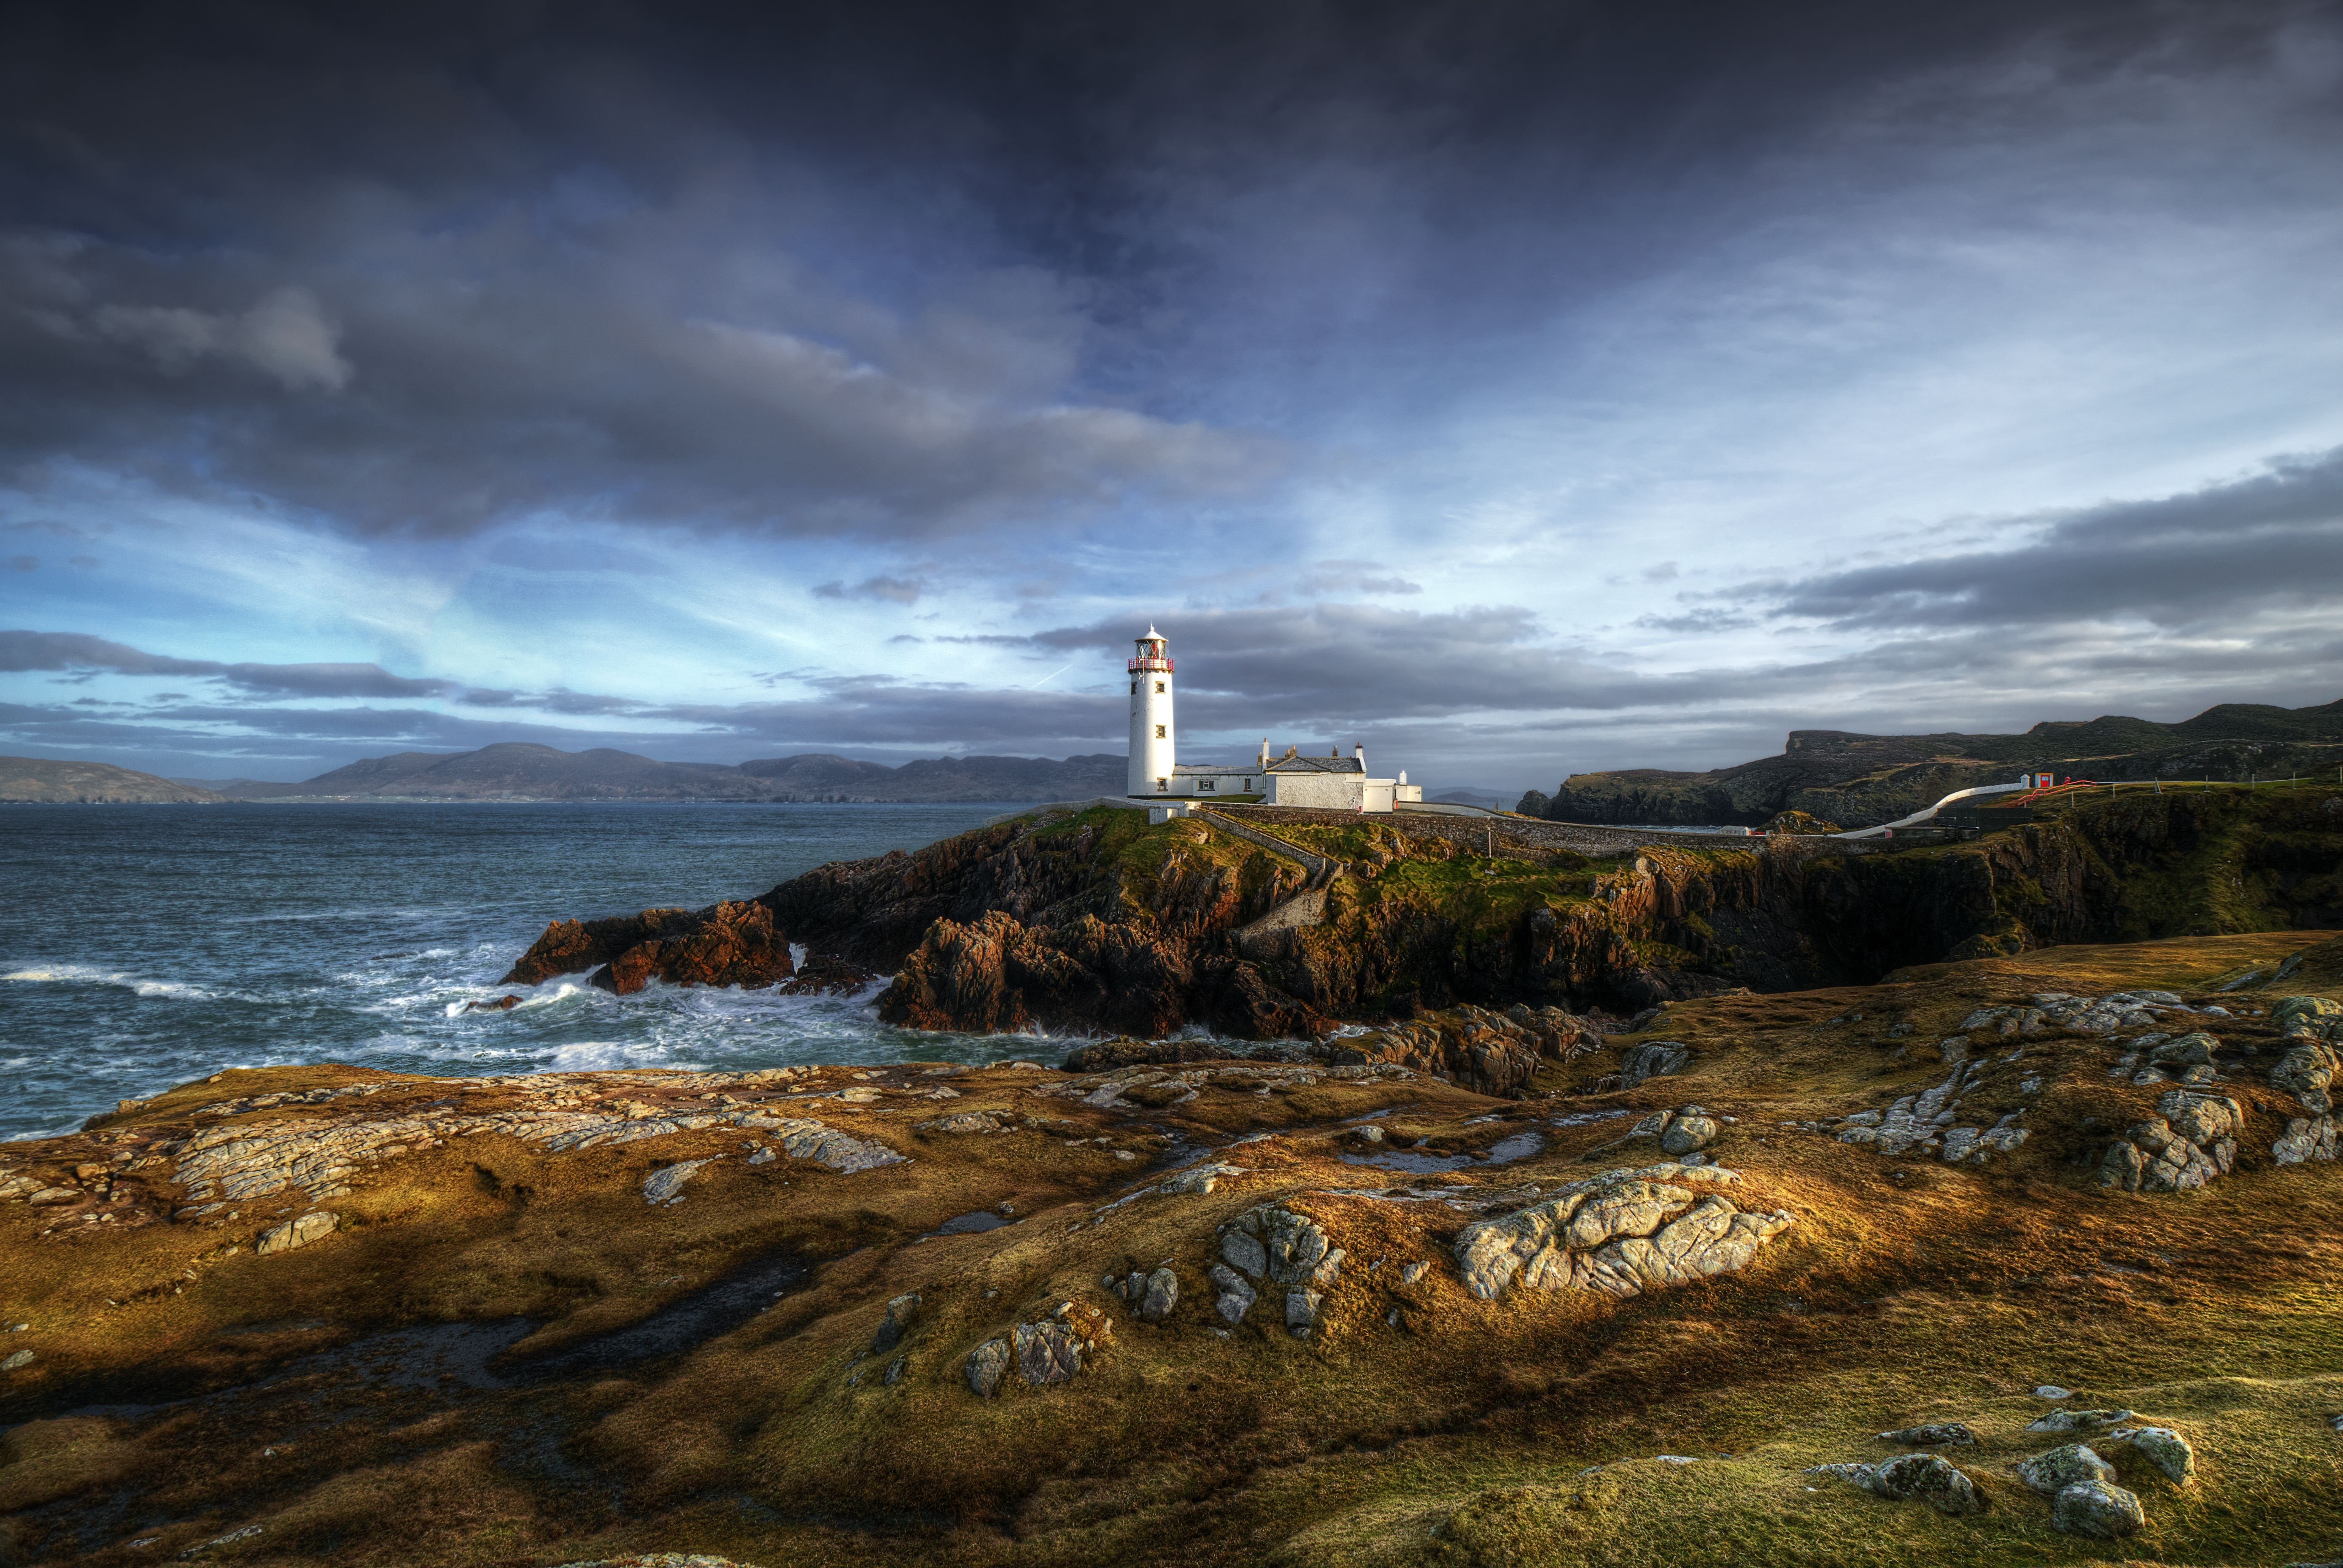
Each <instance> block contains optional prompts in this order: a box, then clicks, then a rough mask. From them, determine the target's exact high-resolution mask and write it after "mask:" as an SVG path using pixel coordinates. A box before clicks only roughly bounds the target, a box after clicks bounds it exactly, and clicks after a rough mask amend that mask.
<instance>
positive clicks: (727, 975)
mask: <svg viewBox="0 0 2343 1568" xmlns="http://www.w3.org/2000/svg"><path fill="white" fill-rule="evenodd" d="M596 966H599V967H598V968H597V967H596ZM581 969H591V970H594V972H593V974H592V975H591V976H589V977H588V984H590V985H595V986H598V987H600V988H601V989H603V990H614V991H617V992H618V994H619V995H621V996H628V995H631V994H633V993H634V992H636V991H639V990H642V989H643V987H644V986H646V985H648V984H649V983H650V982H651V981H652V980H666V981H668V982H669V984H672V985H714V986H732V985H737V986H743V987H747V988H750V989H757V988H761V987H764V986H769V985H771V984H773V983H774V982H776V981H778V980H787V979H789V976H790V975H791V974H793V973H795V972H796V966H795V965H794V964H793V963H792V962H791V960H790V959H789V939H788V938H787V937H785V936H784V935H782V933H781V932H780V931H779V930H777V929H776V928H775V927H774V924H773V911H772V910H769V909H768V908H767V907H766V906H764V905H763V904H759V903H753V902H748V901H741V902H731V903H720V904H714V905H711V906H709V908H707V909H704V910H644V911H643V912H642V913H640V914H639V915H625V916H619V917H617V918H614V919H611V920H586V921H579V920H556V921H555V922H553V924H551V925H550V926H548V927H547V928H546V930H545V934H544V935H543V936H541V937H539V938H538V940H537V941H536V942H535V943H534V944H533V945H531V947H530V948H529V950H528V951H527V952H526V953H523V954H522V955H521V957H520V960H519V961H518V962H517V963H515V964H514V965H513V967H512V969H511V970H510V971H509V972H508V973H507V974H506V975H505V977H504V979H503V980H499V981H498V982H497V983H498V984H499V985H537V984H538V983H540V982H542V981H544V980H550V979H551V978H552V977H554V976H555V975H560V974H574V973H576V972H577V971H578V970H581Z"/></svg>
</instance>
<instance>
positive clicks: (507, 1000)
mask: <svg viewBox="0 0 2343 1568" xmlns="http://www.w3.org/2000/svg"><path fill="white" fill-rule="evenodd" d="M519 1005H520V998H518V997H517V996H500V997H498V998H497V1000H494V1001H468V1002H466V1003H465V1004H464V1010H465V1011H466V1012H510V1011H511V1010H513V1009H515V1008H517V1007H518V1006H519Z"/></svg>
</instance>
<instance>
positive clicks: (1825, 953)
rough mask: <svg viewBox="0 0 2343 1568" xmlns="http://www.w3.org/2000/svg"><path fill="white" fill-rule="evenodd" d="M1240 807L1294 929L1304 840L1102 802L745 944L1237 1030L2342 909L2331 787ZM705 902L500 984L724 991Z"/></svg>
mask: <svg viewBox="0 0 2343 1568" xmlns="http://www.w3.org/2000/svg"><path fill="white" fill-rule="evenodd" d="M2330 801H2332V802H2333V803H2332V804H2330ZM1246 820H1247V821H1248V822H1249V823H1251V824H1252V825H1253V826H1254V827H1255V828H1256V829H1269V830H1271V831H1272V833H1274V834H1276V835H1279V836H1281V837H1282V839H1283V840H1284V841H1285V842H1287V843H1288V844H1290V845H1292V847H1293V848H1294V849H1297V850H1300V851H1302V853H1304V854H1307V855H1309V856H1312V857H1315V858H1319V859H1332V860H1333V861H1336V862H1339V863H1340V864H1341V866H1342V872H1341V874H1340V875H1338V876H1335V877H1334V878H1333V879H1332V881H1331V882H1330V883H1329V884H1328V885H1327V886H1325V887H1324V888H1323V889H1322V890H1311V891H1310V892H1309V893H1308V895H1307V896H1308V898H1309V900H1312V901H1311V903H1310V904H1309V909H1308V914H1307V918H1295V919H1280V920H1264V919H1263V918H1262V917H1264V916H1266V915H1268V914H1270V912H1271V911H1272V910H1282V911H1285V910H1292V909H1293V908H1294V907H1295V906H1294V904H1293V900H1296V899H1297V897H1299V896H1302V895H1303V893H1304V888H1303V884H1304V882H1305V880H1306V879H1308V877H1309V870H1308V869H1307V867H1306V866H1305V864H1304V863H1303V861H1302V859H1300V858H1299V857H1296V856H1288V855H1282V854H1280V853H1277V852H1275V851H1272V850H1271V849H1264V848H1262V846H1261V845H1260V844H1258V843H1254V842H1249V841H1247V840H1246V839H1241V838H1239V837H1237V836H1235V835H1234V834H1233V833H1232V832H1230V831H1229V830H1227V829H1225V828H1224V827H1222V826H1218V825H1216V824H1215V823H1214V821H1213V820H1212V819H1210V818H1195V819H1186V820H1182V821H1177V822H1172V823H1167V824H1164V825H1161V826H1159V827H1150V826H1148V825H1147V824H1146V822H1145V821H1144V819H1142V818H1141V816H1140V815H1139V814H1138V813H1135V812H1129V811H1117V810H1112V809H1104V808H1100V809H1091V810H1088V811H1081V812H1058V813H1044V814H1038V815H1034V816H1029V817H1025V818H1020V819H1016V820H1013V821H1010V822H1004V823H1001V824H998V825H996V826H994V827H991V828H989V829H982V830H980V831H979V832H975V833H969V834H963V835H961V836H960V837H958V838H955V839H947V840H945V841H943V842H941V843H940V844H936V845H932V846H930V848H928V849H922V850H920V851H919V852H918V853H916V854H905V853H897V854H892V855H889V856H885V857H882V858H880V859H870V860H861V861H850V862H840V863H838V864H833V865H830V866H824V867H822V868H820V869H817V870H815V871H812V872H809V873H808V874H807V875H806V876H803V877H800V878H798V879H795V880H794V881H791V882H788V883H785V884H783V885H782V886H780V887H779V888H776V889H774V890H772V891H771V892H769V893H767V894H765V895H764V896H763V897H762V898H760V899H759V900H756V904H757V906H758V907H759V909H761V910H766V911H769V915H770V920H771V922H772V927H773V930H775V932H777V933H779V935H776V936H775V937H772V938H769V939H766V940H769V941H778V940H781V939H782V937H783V936H785V938H786V940H788V941H794V942H799V943H802V944H805V945H806V946H807V947H809V948H810V949H811V950H814V951H815V952H817V953H820V954H825V955H834V956H835V957H837V958H838V959H840V960H848V961H850V962H851V963H852V964H855V965H858V966H860V967H862V968H865V969H868V970H872V971H876V972H883V973H892V974H893V975H894V977H895V978H894V980H893V981H892V983H891V984H890V985H889V986H888V987H887V989H886V990H885V991H884V992H883V994H881V995H880V998H879V1007H880V1013H881V1015H882V1016H883V1017H885V1018H886V1019H888V1020H890V1021H892V1022H896V1023H900V1024H905V1025H909V1026H910V1027H914V1028H920V1029H941V1030H971V1031H981V1032H992V1031H1007V1030H1023V1029H1029V1028H1035V1027H1041V1028H1048V1029H1051V1030H1078V1031H1091V1032H1106V1033H1113V1034H1122V1035H1139V1036H1144V1037H1150V1038H1160V1037H1161V1036H1165V1035H1168V1034H1171V1033H1172V1032H1173V1031H1175V1030H1179V1029H1181V1028H1182V1027H1184V1026H1188V1025H1202V1026H1205V1027H1206V1028H1209V1029H1211V1030H1215V1031H1217V1032H1220V1033H1222V1034H1226V1035H1232V1036H1236V1037H1239V1038H1245V1039H1256V1040H1265V1039H1278V1038H1290V1037H1294V1036H1306V1035H1324V1034H1326V1033H1328V1032H1330V1031H1331V1030H1333V1029H1335V1028H1337V1027H1338V1026H1340V1025H1342V1024H1344V1023H1349V1022H1361V1021H1380V1020H1390V1019H1405V1018H1407V1017H1409V1016H1411V1015H1413V1013H1414V1012H1415V1011H1416V1010H1419V1009H1422V1008H1440V1007H1445V1006H1448V1005H1450V1004H1451V1003H1453V1002H1472V1003H1475V1004H1479V1005H1483V1006H1487V1007H1495V1008H1504V1007H1508V1006H1512V1005H1514V1004H1525V1005H1529V1006H1533V1007H1554V1008H1560V1009H1564V1010H1569V1011H1572V1012H1583V1011H1585V1010H1590V1009H1609V1010H1617V1011H1620V1012H1634V1011H1636V1010H1640V1009H1643V1008H1645V1007H1649V1006H1652V1005H1654V1004H1656V1003H1658V1002H1662V1001H1664V1000H1671V999H1678V998H1683V997H1688V996H1699V995H1709V994H1715V993H1717V992H1720V991H1724V990H1730V989H1733V988H1735V987H1739V986H1746V987H1750V988H1753V989H1755V990H1765V991H1774V990H1793V989H1799V988H1806V987H1812V986H1817V985H1845V984H1864V983H1868V982H1870V981H1873V980H1877V979H1879V978H1880V977H1881V976H1882V975H1884V974H1886V973H1887V972H1889V971H1891V970H1897V969H1901V968H1905V967H1907V966H1910V965H1915V964H1926V963H1933V962H1937V961H1942V960H1954V959H1963V958H1974V957H1982V956H1990V955H1995V954H2008V953H2016V952H2023V951H2026V950H2033V949H2037V948H2044V947H2049V946H2054V945H2057V944H2062V943H2072V942H2084V941H2113V940H2140V939H2145V938H2152V937H2162V936H2176V935H2183V934H2194V933H2208V932H2220V931H2239V930H2283V929H2288V928H2296V927H2333V926H2338V925H2343V874H2338V866H2343V800H2338V799H2334V798H2333V797H2329V796H2326V795H2321V794H2318V793H2316V792H2295V793H2290V794H2289V793H2276V792H2273V793H2268V794H2264V795H2261V796H2258V797H2248V796H2242V795H2217V794H2216V795H2181V794H2167V795H2143V796H2136V797H2127V798H2120V799H2114V800H2105V801H2100V802H2097V803H2095V804H2092V805H2089V806H2087V807H2084V808H2082V809H2077V811H2075V812H2074V813H2073V814H2072V815H2070V816H2067V817H2064V818H2061V819H2054V820H2046V821H2039V822H2034V823H2030V824H2026V825H2025V826H2022V827H2020V828H2017V829H2011V830H2008V831H2004V832H2000V833H1996V834H1992V835H1988V836H1987V837H1985V838H1983V839H1976V840H1974V841H1971V842H1966V843H1957V844H1949V845H1941V846H1936V847H1926V848H1914V849H1878V850H1872V851H1858V850H1856V849H1850V848H1849V847H1846V846H1844V845H1836V844H1829V843H1815V842H1812V841H1805V842H1798V841H1792V840H1758V841H1755V842H1753V844H1752V846H1751V847H1750V848H1748V849H1664V848H1647V849H1643V850H1641V851H1639V852H1637V853H1635V854H1634V855H1633V856H1629V857H1623V858H1619V859H1608V860H1604V859H1588V858H1586V857H1584V856H1581V855H1576V854H1572V853H1568V852H1564V851H1558V850H1554V849H1545V848H1543V847H1541V846H1539V845H1537V844H1535V843H1534V842H1530V841H1527V840H1524V839H1520V838H1516V837H1504V836H1501V835H1500V834H1499V833H1498V831H1497V829H1495V828H1494V827H1491V828H1490V829H1488V830H1487V835H1486V837H1485V840H1484V841H1483V842H1481V843H1478V844H1476V843H1474V842H1473V839H1472V837H1471V836H1470V835H1465V836H1463V837H1462V839H1461V840H1460V836H1459V835H1458V834H1457V833H1456V831H1455V830H1454V829H1453V824H1447V823H1443V822H1442V821H1441V820H1439V819H1409V818H1406V817H1398V818H1392V819H1362V818H1357V817H1344V816H1342V815H1340V814H1337V813H1323V812H1269V811H1264V812H1257V813H1253V814H1251V815H1249V816H1248V817H1247V818H1246ZM724 908H727V909H732V910H738V909H739V908H740V906H724ZM728 918H733V919H737V918H738V917H728ZM637 920H639V921H641V922H647V923H644V924H642V925H640V926H639V928H638V927H636V926H627V925H625V924H624V923H623V922H598V923H597V924H596V926H594V927H591V928H588V927H579V926H578V925H576V924H575V923H574V922H559V923H557V924H556V925H555V926H554V927H553V928H551V929H550V930H548V933H547V935H546V937H545V938H544V939H542V940H540V941H539V943H538V947H537V948H536V949H533V950H531V952H530V953H529V954H528V956H527V957H525V958H524V959H523V960H522V962H521V963H520V964H519V965H518V966H517V967H516V968H515V970H514V971H513V974H512V975H511V976H510V977H508V979H509V980H511V981H512V982H514V983H529V982H530V981H532V980H541V979H543V978H545V977H547V976H548V975H550V974H553V973H557V972H564V971H568V970H578V969H582V968H587V967H590V966H591V965H597V964H603V963H609V962H612V961H613V960H615V958H616V956H617V954H616V952H615V951H614V950H611V944H614V943H620V942H623V943H625V944H627V947H628V950H633V949H634V948H635V947H639V946H640V945H641V944H643V943H645V942H649V941H657V942H659V943H663V944H669V945H668V946H662V947H660V948H659V949H658V950H656V951H652V952H649V953H648V954H646V955H645V956H643V957H641V958H639V960H635V962H634V967H633V970H632V971H630V972H632V973H634V974H636V975H637V976H639V977H640V978H642V979H648V978H650V977H653V976H656V977H658V978H662V979H665V980H669V981H671V982H674V983H739V982H726V981H721V980H711V979H710V978H709V975H710V974H711V973H713V972H715V971H714V970H710V969H709V965H708V960H705V959H704V958H695V957H693V956H692V955H695V954H702V953H704V952H705V951H707V950H708V948H709V942H711V941H716V938H715V937H714V936H712V935H708V936H699V937H695V936H694V935H693V934H692V933H694V932H696V931H699V930H701V928H702V926H703V925H704V924H705V923H706V922H707V920H709V916H708V915H706V914H702V915H698V916H691V915H684V914H681V913H680V912H677V911H653V912H651V913H650V914H647V915H645V916H642V917H637ZM654 926H655V927H656V928H657V929H656V930H653V929H652V928H653V927H654ZM604 928H608V931H609V933H610V934H609V935H608V938H607V939H603V938H595V937H594V936H593V933H594V932H595V931H597V930H602V929H604ZM588 938H593V940H594V941H599V942H600V943H601V945H599V946H596V945H592V943H591V942H589V941H588V940H587V939H588ZM728 940H729V939H728ZM695 942H697V943H698V944H699V945H698V946H695V945H694V944H695ZM717 946H718V947H719V948H721V947H722V943H721V942H720V941H718V942H717ZM669 954H671V956H662V955H669Z"/></svg>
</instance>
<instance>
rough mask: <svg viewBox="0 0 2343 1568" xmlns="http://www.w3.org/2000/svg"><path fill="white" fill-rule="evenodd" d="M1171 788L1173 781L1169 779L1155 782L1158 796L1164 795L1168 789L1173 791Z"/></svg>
mask: <svg viewBox="0 0 2343 1568" xmlns="http://www.w3.org/2000/svg"><path fill="white" fill-rule="evenodd" d="M1171 788H1172V780H1170V779H1157V780H1156V781H1155V792H1156V793H1157V794H1158V795H1161V794H1162V793H1163V791H1165V790H1166V789H1171Z"/></svg>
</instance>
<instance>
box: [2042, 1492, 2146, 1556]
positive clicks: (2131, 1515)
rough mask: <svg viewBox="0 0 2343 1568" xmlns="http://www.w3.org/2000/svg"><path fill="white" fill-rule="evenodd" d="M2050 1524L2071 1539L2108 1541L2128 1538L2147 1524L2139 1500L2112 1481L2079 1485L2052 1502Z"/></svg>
mask: <svg viewBox="0 0 2343 1568" xmlns="http://www.w3.org/2000/svg"><path fill="white" fill-rule="evenodd" d="M2050 1523H2051V1525H2052V1526H2053V1527H2054V1528H2056V1529H2058V1530H2062V1531H2064V1532H2066V1533H2067V1534H2069V1535H2096V1536H2099V1537H2101V1538H2103V1539H2106V1540H2110V1541H2112V1540H2115V1539H2117V1537H2120V1536H2125V1535H2129V1534H2131V1533H2133V1532H2135V1531H2137V1529H2139V1527H2140V1526H2141V1525H2143V1524H2145V1523H2147V1515H2146V1514H2145V1513H2142V1512H2140V1506H2139V1499H2138V1498H2137V1497H2135V1496H2133V1495H2132V1494H2131V1493H2128V1492H2126V1491H2125V1490H2124V1489H2123V1488H2122V1487H2120V1486H2117V1485H2116V1484H2115V1483H2113V1482H2111V1481H2106V1480H2101V1479H2098V1478H2096V1477H2095V1478H2093V1479H2090V1480H2087V1481H2078V1482H2077V1483H2075V1484H2074V1485H2072V1486H2069V1487H2066V1488H2065V1489H2064V1490H2062V1491H2061V1492H2059V1493H2058V1494H2057V1495H2056V1497H2054V1498H2052V1499H2051V1501H2050Z"/></svg>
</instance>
